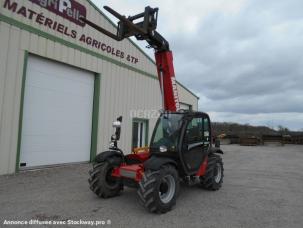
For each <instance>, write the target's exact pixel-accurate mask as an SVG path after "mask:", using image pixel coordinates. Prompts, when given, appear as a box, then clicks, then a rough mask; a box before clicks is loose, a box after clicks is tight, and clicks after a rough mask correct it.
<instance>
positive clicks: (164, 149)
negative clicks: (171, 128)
mask: <svg viewBox="0 0 303 228" xmlns="http://www.w3.org/2000/svg"><path fill="white" fill-rule="evenodd" d="M159 150H160V152H162V153H164V152H167V147H166V146H160V147H159Z"/></svg>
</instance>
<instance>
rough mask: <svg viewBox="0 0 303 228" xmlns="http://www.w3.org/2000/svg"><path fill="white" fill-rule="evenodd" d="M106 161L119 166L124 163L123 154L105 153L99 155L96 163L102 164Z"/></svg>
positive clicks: (112, 151)
mask: <svg viewBox="0 0 303 228" xmlns="http://www.w3.org/2000/svg"><path fill="white" fill-rule="evenodd" d="M104 161H108V162H109V163H110V164H112V165H116V166H119V165H120V164H121V162H122V154H121V153H120V152H119V151H114V150H110V151H105V152H102V153H100V154H98V155H97V156H96V158H95V162H97V163H101V162H104Z"/></svg>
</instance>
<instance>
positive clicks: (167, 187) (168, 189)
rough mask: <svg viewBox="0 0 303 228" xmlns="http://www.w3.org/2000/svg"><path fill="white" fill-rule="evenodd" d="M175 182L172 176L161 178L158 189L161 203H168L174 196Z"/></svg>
mask: <svg viewBox="0 0 303 228" xmlns="http://www.w3.org/2000/svg"><path fill="white" fill-rule="evenodd" d="M175 190H176V182H175V179H174V177H173V176H172V175H166V176H164V177H163V178H162V180H161V183H160V187H159V196H160V200H161V201H162V202H163V203H169V202H170V201H171V200H172V198H173V197H174V195H175Z"/></svg>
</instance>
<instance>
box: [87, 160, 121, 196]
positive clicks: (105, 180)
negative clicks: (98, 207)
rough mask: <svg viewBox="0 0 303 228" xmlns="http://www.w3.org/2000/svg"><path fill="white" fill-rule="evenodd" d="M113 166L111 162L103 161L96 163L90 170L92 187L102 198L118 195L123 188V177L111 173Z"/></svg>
mask: <svg viewBox="0 0 303 228" xmlns="http://www.w3.org/2000/svg"><path fill="white" fill-rule="evenodd" d="M113 168H114V166H112V165H111V164H110V163H109V162H101V163H96V164H94V166H93V169H92V170H90V171H89V175H90V178H89V179H88V183H89V186H90V189H91V190H92V191H93V192H94V193H95V194H96V195H97V196H99V197H100V198H109V197H114V196H117V195H119V194H120V192H121V191H122V190H123V184H122V181H121V179H119V178H115V177H112V176H111V175H110V174H111V172H112V170H113Z"/></svg>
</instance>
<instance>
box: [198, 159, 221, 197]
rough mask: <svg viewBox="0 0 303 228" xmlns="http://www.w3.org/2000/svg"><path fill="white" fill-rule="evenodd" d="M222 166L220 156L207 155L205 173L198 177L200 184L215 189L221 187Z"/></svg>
mask: <svg viewBox="0 0 303 228" xmlns="http://www.w3.org/2000/svg"><path fill="white" fill-rule="evenodd" d="M223 176H224V168H223V162H222V158H221V157H220V156H218V155H211V156H209V157H208V164H207V168H206V173H205V175H204V176H202V177H200V183H201V186H202V187H203V188H205V189H208V190H212V191H216V190H219V189H220V188H221V187H222V183H223Z"/></svg>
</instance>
